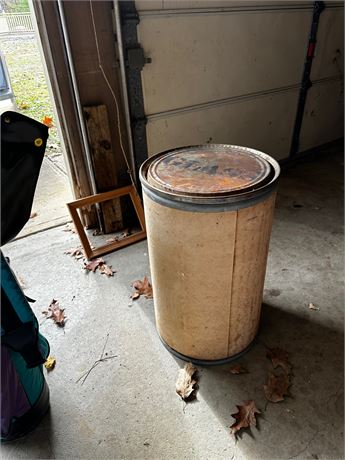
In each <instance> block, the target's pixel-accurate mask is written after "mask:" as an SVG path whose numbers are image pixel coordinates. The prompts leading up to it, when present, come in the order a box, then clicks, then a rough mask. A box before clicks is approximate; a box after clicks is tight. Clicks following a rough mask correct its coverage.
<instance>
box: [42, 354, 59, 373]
mask: <svg viewBox="0 0 345 460" xmlns="http://www.w3.org/2000/svg"><path fill="white" fill-rule="evenodd" d="M55 364H56V359H55V358H54V357H53V356H48V358H47V360H46V362H45V363H44V367H45V368H46V369H47V371H48V372H50V371H52V370H53V369H54V367H55Z"/></svg>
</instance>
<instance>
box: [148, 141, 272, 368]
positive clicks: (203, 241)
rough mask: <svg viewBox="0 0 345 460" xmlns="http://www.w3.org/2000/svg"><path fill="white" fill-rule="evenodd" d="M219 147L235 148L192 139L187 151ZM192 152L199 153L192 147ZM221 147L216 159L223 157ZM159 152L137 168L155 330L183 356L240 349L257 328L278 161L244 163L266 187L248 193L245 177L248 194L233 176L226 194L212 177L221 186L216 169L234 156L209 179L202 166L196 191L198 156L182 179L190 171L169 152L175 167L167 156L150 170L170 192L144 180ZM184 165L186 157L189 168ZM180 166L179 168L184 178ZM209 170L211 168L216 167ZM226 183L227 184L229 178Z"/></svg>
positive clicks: (206, 357)
mask: <svg viewBox="0 0 345 460" xmlns="http://www.w3.org/2000/svg"><path fill="white" fill-rule="evenodd" d="M219 148H223V150H225V151H226V154H227V155H231V154H232V152H233V150H234V149H241V148H239V147H234V146H199V147H194V148H193V149H194V150H193V152H199V151H200V149H201V151H202V152H203V153H204V152H205V150H204V149H206V151H207V152H211V154H212V155H213V154H214V151H213V149H215V150H216V151H218V150H219ZM245 150H246V151H247V150H248V149H245ZM179 151H180V150H179ZM240 152H241V150H240ZM251 152H253V151H251ZM189 154H190V152H189V151H188V155H189ZM165 155H167V154H165ZM195 155H196V157H195V158H197V155H198V153H196V154H195ZM222 155H223V153H222V154H221V155H220V156H219V157H218V159H217V158H216V160H215V161H219V163H221V162H222V161H223V160H222V158H223V157H222ZM221 157H222V158H221ZM159 158H164V155H163V156H161V155H159V156H158V157H157V159H158V161H159ZM193 158H194V157H193ZM268 158H269V157H268ZM157 159H156V160H154V159H149V160H148V163H149V164H148V165H146V168H145V166H144V167H143V169H142V171H141V180H142V183H143V188H144V209H145V217H146V227H147V235H148V247H149V257H150V266H151V276H152V284H153V292H154V305H155V316H156V325H157V330H158V333H159V335H160V337H161V338H162V340H163V342H164V343H165V344H166V345H168V347H169V348H170V349H171V351H175V352H177V353H178V354H180V355H182V356H183V357H185V358H186V359H187V358H188V359H191V360H197V361H205V362H206V361H210V362H217V361H219V360H227V359H229V358H232V357H234V356H236V355H238V354H239V353H241V352H243V350H245V349H246V348H247V347H248V346H249V345H250V344H251V342H252V341H253V339H254V338H255V335H256V333H257V330H258V326H259V321H260V312H261V302H262V293H263V286H264V279H265V271H266V262H267V254H268V246H269V238H270V232H271V226H272V218H273V210H274V201H275V194H276V193H275V187H272V186H271V187H270V186H269V184H271V185H273V184H274V183H275V182H276V178H277V176H278V175H279V167H278V166H277V165H276V163H275V162H274V160H272V161H273V163H272V164H273V166H274V167H273V169H272V170H271V169H270V165H268V166H267V169H268V171H267V170H266V165H264V167H262V166H261V164H258V165H255V164H252V165H250V164H249V169H250V168H252V172H251V174H250V178H249V176H246V177H245V181H246V182H247V183H248V182H251V181H252V180H253V176H256V173H257V171H258V170H259V175H260V176H261V177H264V179H263V180H262V181H263V182H264V187H262V190H261V192H259V193H256V194H254V195H253V194H252V192H253V188H254V186H253V184H250V186H249V189H250V190H249V195H248V190H247V195H245V193H246V188H245V186H243V184H240V186H238V185H239V184H238V180H237V179H238V178H236V186H237V190H240V192H239V193H238V191H237V190H236V193H235V194H231V192H232V188H231V190H230V193H227V192H224V191H223V190H221V191H219V189H217V185H216V184H215V182H217V183H218V186H219V184H220V183H222V181H223V185H222V187H224V184H225V182H224V178H222V177H220V176H221V175H222V174H223V172H224V169H225V174H229V171H230V170H231V172H232V174H234V170H233V164H232V165H231V167H229V168H224V165H223V169H222V168H221V169H220V173H219V174H218V176H217V177H214V176H215V174H213V177H212V174H211V177H210V181H211V182H210V184H211V185H210V184H208V183H206V182H207V180H208V178H205V177H204V174H205V172H206V174H207V173H208V166H207V168H204V169H203V171H202V174H203V176H202V179H203V180H202V183H201V184H200V190H201V193H200V194H198V186H197V179H199V178H200V177H199V176H198V175H199V173H200V164H199V163H198V161H197V162H194V163H193V164H192V169H193V171H192V176H193V177H192V180H191V181H189V182H188V183H187V182H186V177H187V176H188V177H189V172H188V171H187V173H186V172H185V169H184V164H183V161H182V162H181V158H179V159H178V161H177V163H176V158H175V159H173V160H172V161H173V162H174V164H173V166H174V168H173V169H171V161H169V162H168V163H167V162H166V163H165V164H163V165H161V166H159V167H157V168H156V169H155V170H154V171H153V173H152V174H153V175H154V174H155V173H157V176H156V177H158V178H163V179H164V182H166V183H167V184H169V187H170V188H171V189H172V194H170V193H171V192H170V190H168V189H162V188H159V187H158V188H156V187H155V186H156V184H157V182H155V180H151V181H150V165H151V171H152V167H155V166H154V165H155V163H156V164H157ZM183 159H184V160H186V157H185V156H184V157H183ZM225 159H227V158H226V157H225ZM187 160H188V161H189V160H190V157H189V156H188V158H187ZM205 161H206V162H207V161H208V159H207V158H203V159H202V162H205ZM236 161H237V160H236ZM241 161H242V160H241ZM265 161H266V160H265ZM236 164H237V163H236ZM176 165H177V168H178V171H176V169H175V167H176ZM188 165H190V162H189V163H188V162H187V169H188V167H190V166H188ZM247 166H248V165H246V167H247ZM257 167H258V170H257V169H256V170H255V171H254V169H255V168H257ZM169 168H170V170H169ZM181 168H182V169H184V171H183V174H182V176H183V177H182V179H181V174H180V173H181ZM195 168H196V169H195ZM253 168H254V169H253ZM167 170H169V174H171V173H172V175H173V176H174V174H176V175H177V176H178V180H177V181H176V180H175V177H173V178H171V177H170V176H169V177H168V176H167V175H166V171H167ZM195 170H196V171H197V173H196V174H197V175H196V176H195V174H194V173H195ZM211 171H212V172H213V173H214V171H215V169H214V168H213V169H212V170H211ZM193 174H194V175H193ZM186 175H187V176H186ZM240 175H241V174H240ZM243 177H244V175H243V174H242V179H243ZM146 179H148V180H147V182H145V180H146ZM262 181H261V182H260V183H262ZM242 182H243V181H242ZM191 183H193V184H192V189H193V190H192V191H191V193H189V195H188V196H187V195H186V191H185V190H184V189H186V187H190V184H191ZM186 184H187V185H186ZM265 186H266V187H265ZM225 187H226V188H228V189H230V187H229V182H227V183H226V184H225ZM258 188H259V187H258ZM176 189H180V190H182V193H181V194H179V190H178V191H177V195H176V194H175V193H174V192H176ZM210 189H211V190H212V191H211V193H208V191H209V190H210ZM243 189H244V190H245V192H244V195H243V193H242V190H243ZM190 190H191V189H190V188H188V190H187V191H189V192H190ZM224 193H225V194H224ZM241 193H242V195H241ZM260 193H261V194H260ZM229 197H230V198H229ZM239 197H240V199H238V198H239Z"/></svg>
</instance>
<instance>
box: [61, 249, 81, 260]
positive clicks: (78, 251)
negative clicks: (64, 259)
mask: <svg viewBox="0 0 345 460" xmlns="http://www.w3.org/2000/svg"><path fill="white" fill-rule="evenodd" d="M65 254H68V255H70V256H71V257H74V258H75V259H77V260H78V259H81V258H83V257H84V253H83V250H82V248H81V247H79V248H71V249H68V250H67V251H65Z"/></svg>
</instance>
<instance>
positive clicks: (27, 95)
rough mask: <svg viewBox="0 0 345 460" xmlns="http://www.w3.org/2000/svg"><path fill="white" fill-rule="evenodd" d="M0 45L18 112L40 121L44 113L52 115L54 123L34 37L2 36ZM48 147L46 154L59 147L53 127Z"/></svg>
mask: <svg viewBox="0 0 345 460" xmlns="http://www.w3.org/2000/svg"><path fill="white" fill-rule="evenodd" d="M0 47H1V50H2V52H3V53H4V55H5V59H6V63H7V67H8V71H9V73H10V78H11V83H12V89H13V92H14V95H15V99H16V103H17V105H18V109H19V111H20V112H21V113H23V114H24V115H27V116H29V117H31V118H34V119H35V120H37V121H40V122H42V120H43V119H44V117H45V116H47V117H51V118H53V123H54V124H55V120H54V113H53V107H52V103H51V100H50V96H49V92H48V87H47V83H46V79H45V75H44V70H43V66H42V63H41V55H40V52H39V49H38V46H37V42H36V38H8V39H2V40H1V42H0ZM48 147H49V148H48V149H47V153H49V152H51V151H56V150H60V149H61V145H60V140H59V136H58V132H57V129H56V128H55V127H53V128H50V129H49V140H48Z"/></svg>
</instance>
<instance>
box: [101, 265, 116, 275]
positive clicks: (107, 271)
mask: <svg viewBox="0 0 345 460" xmlns="http://www.w3.org/2000/svg"><path fill="white" fill-rule="evenodd" d="M98 270H99V271H100V272H101V273H102V275H107V276H114V273H116V271H115V270H113V269H112V266H111V265H107V264H100V265H99V266H98Z"/></svg>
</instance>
